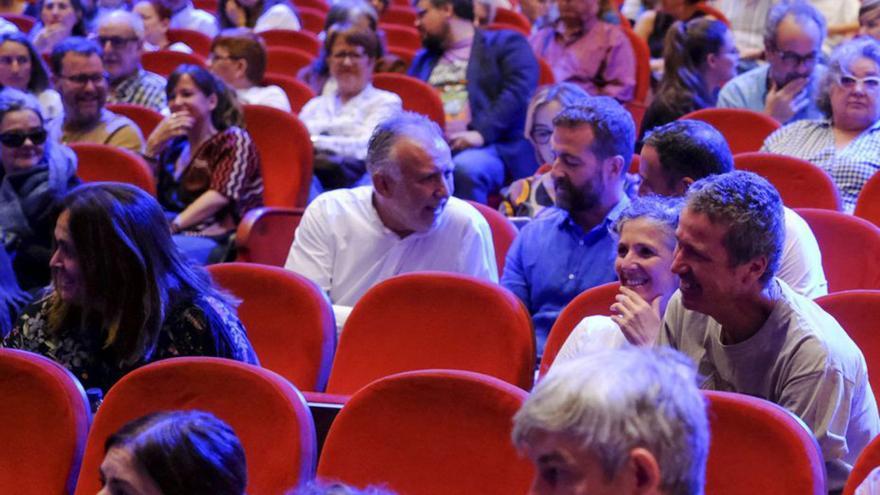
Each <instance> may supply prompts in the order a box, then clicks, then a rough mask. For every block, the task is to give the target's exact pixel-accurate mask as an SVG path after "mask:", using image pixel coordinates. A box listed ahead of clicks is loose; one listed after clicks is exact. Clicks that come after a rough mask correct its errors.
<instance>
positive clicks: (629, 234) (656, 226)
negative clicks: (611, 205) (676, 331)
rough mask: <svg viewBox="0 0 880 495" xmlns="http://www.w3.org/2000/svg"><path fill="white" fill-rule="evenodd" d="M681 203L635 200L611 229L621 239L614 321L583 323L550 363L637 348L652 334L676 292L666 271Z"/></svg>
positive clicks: (674, 279)
mask: <svg viewBox="0 0 880 495" xmlns="http://www.w3.org/2000/svg"><path fill="white" fill-rule="evenodd" d="M681 205H682V200H681V199H680V198H664V197H660V196H647V197H642V198H638V199H635V200H634V201H633V202H632V204H630V205H629V206H628V207H627V208H626V210H624V211H623V212H622V213H621V215H620V217H619V218H618V220H617V223H616V224H615V225H614V230H615V232H617V234H618V235H619V236H620V240H619V241H618V245H617V259H616V260H615V261H614V269H615V270H616V271H617V277H618V279H619V280H620V293H619V294H618V295H617V302H615V303H614V304H613V305H612V306H611V311H612V316H610V317H608V316H588V317H586V318H584V319H583V320H582V321H581V322H580V323H579V324H578V326H577V327H575V329H574V330H573V331H572V332H571V335H569V336H568V339H566V341H565V344H563V346H562V349H560V351H559V354H557V356H556V360H555V361H554V364H556V363H560V362H564V361H568V360H571V359H576V358H578V357H580V356H583V355H584V354H587V353H589V352H591V351H595V350H598V349H608V348H616V347H621V346H624V345H628V344H630V343H632V344H639V343H641V342H642V341H643V338H644V336H645V335H654V334H656V331H657V330H656V329H657V328H659V327H660V325H661V323H662V321H663V313H664V312H665V311H666V304H667V303H668V302H669V298H670V297H671V296H672V294H673V293H674V292H675V290H676V289H678V276H677V275H675V274H673V273H672V271H671V270H670V267H671V266H672V259H673V252H674V251H675V228H676V227H677V226H678V214H679V212H680V210H681Z"/></svg>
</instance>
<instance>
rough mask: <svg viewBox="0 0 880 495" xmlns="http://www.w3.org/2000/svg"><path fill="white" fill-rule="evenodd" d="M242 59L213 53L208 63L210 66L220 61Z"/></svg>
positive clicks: (209, 56)
mask: <svg viewBox="0 0 880 495" xmlns="http://www.w3.org/2000/svg"><path fill="white" fill-rule="evenodd" d="M240 58H241V57H233V56H232V55H215V54H213V53H212V54H210V55H208V63H209V64H210V63H213V62H216V61H218V60H239V59H240Z"/></svg>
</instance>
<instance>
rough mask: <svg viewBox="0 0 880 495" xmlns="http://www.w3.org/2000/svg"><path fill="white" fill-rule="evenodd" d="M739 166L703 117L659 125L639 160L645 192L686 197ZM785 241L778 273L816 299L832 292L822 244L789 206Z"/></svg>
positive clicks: (786, 217)
mask: <svg viewBox="0 0 880 495" xmlns="http://www.w3.org/2000/svg"><path fill="white" fill-rule="evenodd" d="M731 170H733V155H731V153H730V147H729V146H728V145H727V141H726V140H725V139H724V136H722V135H721V133H720V132H718V131H717V130H716V129H715V128H714V127H712V126H711V125H709V124H706V123H705V122H700V121H697V120H677V121H674V122H670V123H669V124H666V125H664V126H661V127H656V128H654V130H653V131H651V133H650V134H649V135H648V137H647V138H646V139H645V144H644V146H643V147H642V155H641V160H640V161H639V175H640V176H641V179H642V183H641V185H640V188H639V194H640V195H643V196H644V195H649V194H659V195H662V196H684V195H685V193H687V190H688V188H689V187H690V186H691V184H693V183H694V182H695V181H697V180H700V179H702V178H704V177H708V176H710V175H715V174H723V173H727V172H730V171H731ZM783 211H784V213H783V216H784V223H785V244H784V245H783V248H782V257H781V259H780V262H779V269H778V270H777V272H776V276H777V277H779V278H780V279H782V280H783V281H785V283H787V284H788V285H789V286H790V287H791V288H792V289H794V290H795V291H796V292H798V293H799V294H801V295H804V296H806V297H809V298H810V299H815V298H817V297H819V296H824V295H825V294H827V293H828V282H827V280H826V279H825V273H824V271H823V269H822V253H821V252H820V251H819V243H818V242H817V241H816V237H815V236H814V235H813V232H812V231H811V230H810V226H809V225H807V222H806V221H804V219H803V218H801V217H800V215H798V214H797V213H795V211H794V210H792V209H791V208H783Z"/></svg>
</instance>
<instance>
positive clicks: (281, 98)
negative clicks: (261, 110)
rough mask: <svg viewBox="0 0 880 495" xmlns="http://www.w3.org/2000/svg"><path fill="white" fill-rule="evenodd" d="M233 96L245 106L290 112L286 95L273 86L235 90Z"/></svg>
mask: <svg viewBox="0 0 880 495" xmlns="http://www.w3.org/2000/svg"><path fill="white" fill-rule="evenodd" d="M235 94H236V96H238V101H240V102H241V103H243V104H245V105H263V106H267V107H272V108H277V109H279V110H284V111H285V112H289V111H290V100H288V99H287V93H285V92H284V90H283V89H281V88H279V87H278V86H275V85H270V86H253V87H250V88H247V89H237V90H235Z"/></svg>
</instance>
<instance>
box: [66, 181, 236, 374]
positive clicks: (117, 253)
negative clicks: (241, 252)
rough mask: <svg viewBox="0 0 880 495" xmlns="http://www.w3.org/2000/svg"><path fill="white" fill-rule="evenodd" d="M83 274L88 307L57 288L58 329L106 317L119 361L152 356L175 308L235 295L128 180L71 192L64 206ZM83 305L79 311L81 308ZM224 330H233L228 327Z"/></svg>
mask: <svg viewBox="0 0 880 495" xmlns="http://www.w3.org/2000/svg"><path fill="white" fill-rule="evenodd" d="M62 211H64V212H67V213H68V215H69V229H70V235H71V238H72V240H73V246H74V249H75V251H76V255H77V258H78V259H79V260H80V271H81V274H82V287H83V300H84V301H87V302H86V303H85V304H83V306H82V307H79V308H73V307H71V305H69V304H67V303H64V302H63V301H62V300H61V298H60V297H58V296H57V295H54V296H53V301H52V311H51V316H50V319H49V325H50V327H49V328H50V331H52V332H59V331H60V330H61V329H62V328H65V327H66V326H67V325H66V323H67V322H68V321H69V320H70V319H71V318H75V317H76V316H79V317H80V318H81V319H82V321H86V320H89V321H95V320H97V321H99V322H100V324H101V328H102V330H103V335H102V338H103V347H104V348H105V349H110V350H112V351H113V353H114V355H115V357H116V359H117V361H118V363H120V364H127V365H133V364H135V363H137V362H139V361H141V360H147V361H148V360H149V359H150V357H151V356H152V354H153V352H154V350H155V348H156V342H157V340H158V338H159V333H160V330H161V327H162V323H163V322H164V321H165V317H166V315H168V314H169V312H170V310H171V308H173V307H174V306H175V305H177V304H178V303H180V302H182V301H187V300H193V299H195V298H197V297H199V296H207V297H214V298H217V299H219V300H221V301H226V302H231V301H230V300H229V299H228V298H227V297H226V296H225V295H224V294H222V293H221V292H220V291H218V290H217V289H216V288H215V287H214V284H213V282H212V281H211V278H210V276H209V275H208V274H207V272H205V271H204V270H203V269H202V268H201V267H198V266H195V265H193V264H192V263H190V262H189V260H188V259H187V258H186V257H185V255H183V254H181V253H180V252H179V251H178V250H177V247H176V246H175V245H174V242H173V241H172V239H171V234H170V231H169V228H168V221H167V220H166V219H165V215H164V213H163V212H162V208H161V207H160V206H159V203H158V202H156V200H155V199H153V197H152V196H150V195H148V194H147V193H145V192H144V191H142V190H140V189H138V188H137V187H134V186H130V185H127V184H119V183H112V182H95V183H91V184H86V185H82V186H79V187H77V188H76V189H74V190H73V191H71V192H70V193H68V194H67V196H66V197H65V198H64V201H63V210H62ZM77 313H78V314H77ZM220 333H221V335H222V334H224V333H225V332H220Z"/></svg>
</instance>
